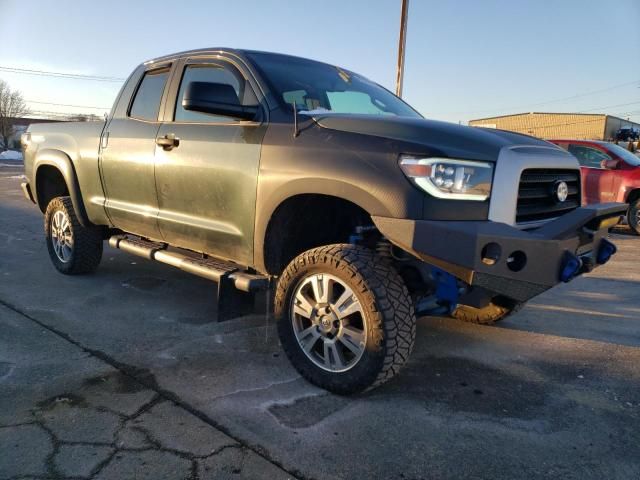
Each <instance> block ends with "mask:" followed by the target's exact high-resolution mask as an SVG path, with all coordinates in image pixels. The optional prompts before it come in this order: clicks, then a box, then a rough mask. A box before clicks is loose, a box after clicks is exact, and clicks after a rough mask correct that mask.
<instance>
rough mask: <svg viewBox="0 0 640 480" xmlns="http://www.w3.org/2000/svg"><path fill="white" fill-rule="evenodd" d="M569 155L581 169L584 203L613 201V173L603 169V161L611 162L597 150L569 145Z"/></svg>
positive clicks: (576, 144)
mask: <svg viewBox="0 0 640 480" xmlns="http://www.w3.org/2000/svg"><path fill="white" fill-rule="evenodd" d="M568 150H569V153H571V154H573V155H574V156H575V157H576V158H577V159H578V162H579V163H580V166H581V167H582V168H581V170H582V190H583V197H584V199H585V203H586V204H587V205H590V204H593V203H606V202H612V201H615V192H614V190H613V177H614V175H615V174H614V172H613V171H612V170H608V169H606V168H604V161H606V160H611V157H610V156H609V155H607V154H606V153H605V152H604V151H603V150H600V149H599V148H596V147H593V146H588V145H583V144H579V143H570V144H569V147H568Z"/></svg>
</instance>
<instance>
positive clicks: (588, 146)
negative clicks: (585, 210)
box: [550, 140, 640, 235]
mask: <svg viewBox="0 0 640 480" xmlns="http://www.w3.org/2000/svg"><path fill="white" fill-rule="evenodd" d="M550 142H552V143H555V144H556V145H558V146H560V147H562V148H564V149H565V150H567V151H568V152H569V153H571V154H573V155H574V156H575V157H576V158H577V159H578V162H580V166H581V170H582V192H583V195H582V198H583V202H584V203H586V204H591V203H603V202H624V203H628V204H629V210H628V211H627V222H628V224H629V226H630V227H631V229H632V230H633V231H634V232H635V233H636V234H638V235H640V158H638V157H637V156H636V155H634V154H633V153H631V152H630V151H628V150H626V149H624V148H622V147H621V146H619V145H616V144H615V143H609V142H598V141H595V140H550Z"/></svg>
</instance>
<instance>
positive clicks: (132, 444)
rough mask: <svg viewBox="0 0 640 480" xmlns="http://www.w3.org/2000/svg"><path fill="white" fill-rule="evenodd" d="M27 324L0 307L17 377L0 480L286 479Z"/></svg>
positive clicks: (2, 441)
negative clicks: (68, 479)
mask: <svg viewBox="0 0 640 480" xmlns="http://www.w3.org/2000/svg"><path fill="white" fill-rule="evenodd" d="M26 320H27V321H25V317H24V316H22V315H19V314H18V313H16V312H14V311H12V310H10V309H9V308H7V307H5V306H0V330H1V331H2V332H3V335H2V341H1V342H0V345H1V347H2V348H1V350H0V351H1V352H2V357H3V358H4V359H12V360H13V361H12V362H11V364H12V366H13V367H14V368H13V370H12V375H11V377H10V378H6V377H5V378H4V379H3V381H2V386H3V389H2V393H1V394H0V446H2V448H1V451H2V456H1V458H0V478H3V479H4V478H7V479H13V478H15V479H17V478H26V477H28V478H92V479H93V478H95V479H128V478H136V479H143V478H149V479H160V478H171V479H174V478H175V479H181V478H184V479H207V478H227V477H234V476H235V477H237V476H239V477H240V478H245V477H246V478H265V479H267V478H269V479H272V478H281V479H286V478H292V476H291V475H289V474H287V473H286V472H284V471H282V470H281V469H279V468H278V467H276V466H275V465H273V464H272V463H270V462H269V461H268V460H265V459H264V458H262V457H261V456H260V455H258V454H256V453H255V452H253V451H251V450H249V449H247V448H246V447H245V446H243V445H242V444H240V443H239V442H238V441H236V440H234V439H233V438H231V437H229V436H228V435H226V434H224V433H222V432H221V431H220V430H218V429H216V428H214V427H212V426H211V425H210V424H208V423H206V422H204V421H203V420H201V419H200V418H198V417H197V416H195V415H194V414H193V413H191V412H189V411H187V410H185V409H184V408H182V407H181V406H179V405H176V404H175V403H174V402H173V401H171V400H169V399H167V398H165V397H163V396H162V395H161V394H159V393H158V392H156V391H154V390H152V389H150V388H147V387H145V386H144V385H142V384H141V383H139V382H138V381H136V380H135V379H134V378H132V377H130V376H128V375H126V374H125V373H123V372H121V371H120V370H117V369H115V368H113V367H111V366H110V365H108V364H106V363H105V362H103V361H102V360H100V359H98V358H95V357H94V356H93V355H91V354H89V353H86V352H84V351H82V350H81V349H79V348H78V347H77V346H76V345H73V344H71V343H69V342H68V341H65V340H64V339H62V338H60V337H59V336H57V335H56V334H54V333H52V332H51V331H49V330H47V329H45V328H42V327H40V326H39V325H38V324H37V323H34V322H31V321H28V319H26ZM5 363H8V362H5ZM39 398H41V400H39V401H37V402H36V401H35V400H37V399H39Z"/></svg>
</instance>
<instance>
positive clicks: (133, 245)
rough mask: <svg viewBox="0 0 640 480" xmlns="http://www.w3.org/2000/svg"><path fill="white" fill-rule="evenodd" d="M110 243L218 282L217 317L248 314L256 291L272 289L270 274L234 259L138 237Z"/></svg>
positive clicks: (114, 246)
mask: <svg viewBox="0 0 640 480" xmlns="http://www.w3.org/2000/svg"><path fill="white" fill-rule="evenodd" d="M109 246H111V247H113V248H117V249H120V250H122V251H124V252H127V253H131V254H133V255H137V256H139V257H143V258H146V259H148V260H155V261H156V262H160V263H166V264H167V265H171V266H173V267H176V268H179V269H180V270H183V271H185V272H187V273H191V274H193V275H197V276H199V277H203V278H206V279H209V280H213V281H214V282H216V283H217V284H218V294H217V302H216V309H217V315H216V317H217V320H218V321H219V322H221V321H223V320H229V319H231V318H234V316H238V314H240V315H242V314H246V313H250V312H247V307H249V308H253V299H254V294H255V293H256V292H259V291H264V290H268V289H269V285H270V279H269V277H267V276H264V275H259V274H252V273H248V272H245V271H242V270H241V269H240V267H239V266H238V265H236V264H234V263H231V262H224V261H222V260H216V259H213V258H197V257H191V256H189V255H186V254H184V253H179V252H174V251H168V250H167V244H165V243H156V242H151V241H149V240H144V239H141V238H138V237H131V236H127V235H114V236H113V237H111V238H109Z"/></svg>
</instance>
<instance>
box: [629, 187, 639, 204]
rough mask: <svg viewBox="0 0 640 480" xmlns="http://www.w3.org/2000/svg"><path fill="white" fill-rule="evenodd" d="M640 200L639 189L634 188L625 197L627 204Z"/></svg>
mask: <svg viewBox="0 0 640 480" xmlns="http://www.w3.org/2000/svg"><path fill="white" fill-rule="evenodd" d="M639 198H640V188H636V189H635V190H631V191H630V192H629V195H627V203H629V204H632V203H633V202H635V201H636V200H638V199H639Z"/></svg>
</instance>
